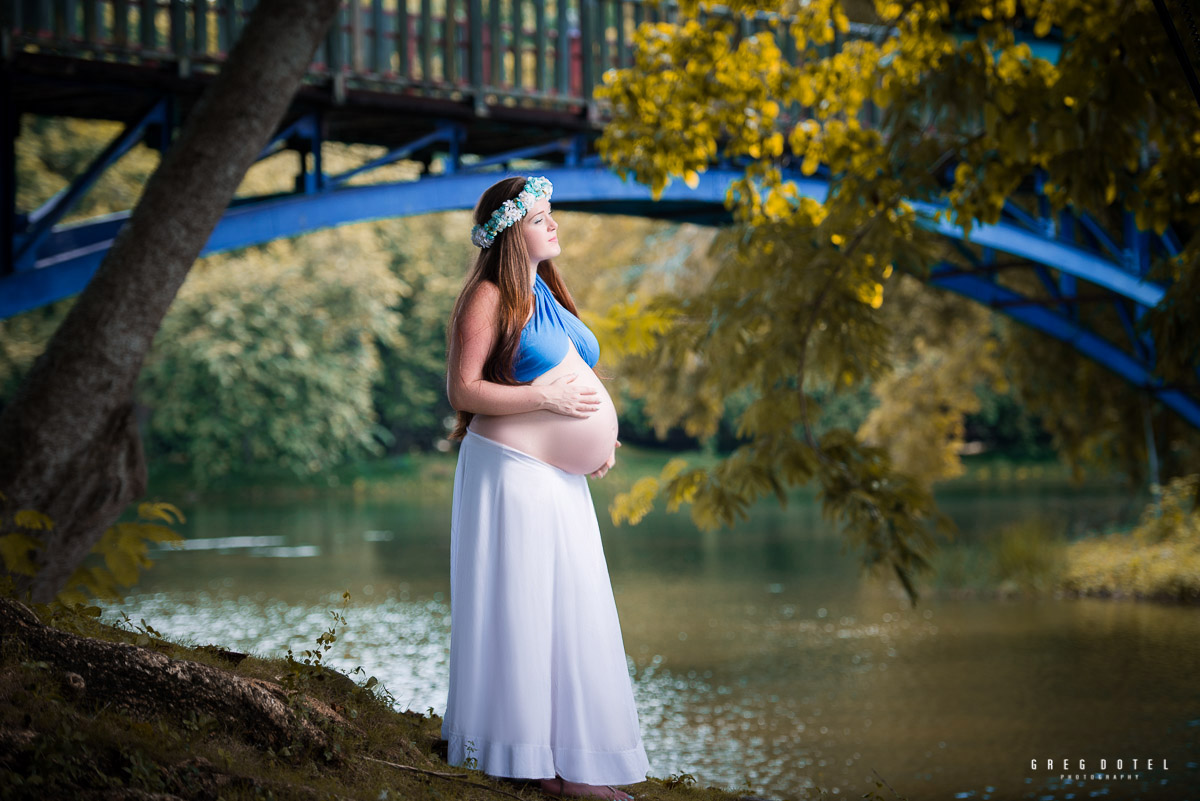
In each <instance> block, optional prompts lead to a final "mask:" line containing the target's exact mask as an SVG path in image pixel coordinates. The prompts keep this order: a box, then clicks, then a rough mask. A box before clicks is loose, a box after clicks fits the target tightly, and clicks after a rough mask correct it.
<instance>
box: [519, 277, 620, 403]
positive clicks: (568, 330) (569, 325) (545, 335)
mask: <svg viewBox="0 0 1200 801" xmlns="http://www.w3.org/2000/svg"><path fill="white" fill-rule="evenodd" d="M568 343H573V344H574V345H575V350H577V351H578V352H579V355H580V356H582V357H583V360H584V361H585V362H587V363H588V366H589V367H595V366H596V362H597V361H598V360H599V358H600V343H599V342H597V341H596V335H595V334H593V333H592V332H591V330H590V329H589V328H588V327H587V326H586V325H584V324H583V321H582V320H580V319H579V318H578V317H576V316H575V315H573V314H571V312H570V311H569V310H568V309H566V308H565V307H564V306H563V305H562V304H561V303H559V302H558V298H556V297H554V293H553V292H551V291H550V287H549V286H547V285H546V282H545V281H543V280H542V277H541V276H540V275H539V276H537V277H536V278H535V279H534V282H533V317H531V318H529V322H527V323H526V324H525V327H524V328H522V329H521V342H520V344H519V345H518V346H517V353H516V355H515V356H514V357H513V377H514V378H516V379H517V380H518V381H532V380H533V379H535V378H537V377H538V376H540V375H541V374H542V373H544V372H546V371H547V370H549V369H550V368H551V367H554V366H555V365H557V364H558V363H559V362H561V361H562V360H563V357H564V356H566V355H567V346H568Z"/></svg>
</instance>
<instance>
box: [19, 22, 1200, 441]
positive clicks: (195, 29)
mask: <svg viewBox="0 0 1200 801" xmlns="http://www.w3.org/2000/svg"><path fill="white" fill-rule="evenodd" d="M253 5H254V3H253V0H54V2H22V0H6V2H4V4H3V6H2V7H0V13H3V15H4V16H3V18H0V116H2V120H0V121H2V123H3V124H2V125H0V203H2V204H3V208H0V317H8V316H11V315H13V314H17V313H20V312H22V311H25V310H28V309H32V308H36V307H38V306H41V305H44V304H46V303H49V302H52V301H54V300H57V299H60V298H64V297H67V296H69V295H72V294H75V293H77V292H79V291H80V290H82V288H83V287H84V286H85V285H86V284H87V282H88V280H89V279H90V278H91V276H92V274H93V273H94V272H95V270H96V268H97V267H98V266H99V264H100V261H101V260H102V259H103V257H104V255H105V253H106V252H107V250H108V248H109V246H110V245H111V244H112V242H113V239H114V238H115V236H116V234H117V231H118V230H120V227H121V226H122V225H123V224H124V222H125V219H126V218H127V217H128V213H118V214H112V215H106V216H104V217H100V218H95V219H91V220H86V221H83V222H79V223H73V224H63V223H62V222H61V220H62V219H63V217H64V215H66V214H67V213H68V212H69V211H70V210H71V208H72V207H73V206H74V204H75V203H76V202H77V201H78V200H79V198H80V197H81V196H82V195H83V194H84V193H85V192H87V190H88V189H89V188H90V187H91V186H92V185H93V184H94V183H95V181H96V179H97V178H98V176H99V175H101V174H102V173H103V171H104V170H105V169H106V168H107V167H109V166H110V165H112V164H113V163H114V162H116V161H117V160H118V159H119V158H120V157H121V156H122V155H123V154H124V153H126V152H128V151H129V150H130V149H131V148H133V147H134V146H136V145H137V144H138V143H141V142H145V143H146V144H148V145H149V146H151V147H154V148H156V149H158V150H159V151H165V150H166V149H167V148H168V147H169V146H170V143H171V141H172V138H173V134H174V132H175V131H176V129H177V128H178V126H179V124H180V121H181V120H182V119H184V118H185V116H186V114H187V112H188V110H189V109H190V108H191V107H192V105H193V104H194V103H195V102H196V100H197V98H198V97H199V95H200V93H201V92H202V91H203V89H204V88H205V86H206V85H207V84H208V83H209V82H211V80H212V78H213V76H214V75H215V74H216V71H217V70H218V69H219V68H220V64H221V62H222V60H223V59H224V57H225V54H226V53H227V52H228V50H229V48H230V46H231V43H232V42H234V41H236V39H237V36H238V33H239V32H240V30H241V28H242V26H243V25H244V23H245V20H246V18H247V17H248V15H249V13H250V12H251V11H252V7H253ZM663 17H665V18H666V19H667V20H673V18H674V9H673V6H672V5H671V4H670V3H664V4H662V5H661V6H659V5H657V4H655V3H653V2H644V0H545V2H541V1H539V0H529V1H528V2H526V0H438V2H436V3H435V2H433V0H358V2H354V3H348V4H344V5H343V8H342V9H341V11H340V12H339V17H338V19H337V20H336V22H335V24H334V25H333V26H332V28H331V30H330V31H329V34H328V36H327V37H326V39H325V41H324V42H323V43H322V45H321V46H320V48H319V49H318V52H317V54H316V56H315V58H314V61H313V64H312V66H311V68H310V71H309V73H308V75H307V76H306V78H305V80H304V83H303V85H302V87H301V89H300V91H299V92H298V94H297V96H296V98H295V100H294V102H293V104H292V107H291V110H290V111H289V114H288V116H287V118H286V119H285V121H284V123H283V124H282V125H281V127H280V130H279V131H278V132H277V133H276V134H275V136H274V138H273V140H272V142H271V143H270V144H269V145H268V147H267V148H265V149H264V151H263V153H262V156H261V157H262V158H266V157H269V156H272V155H275V154H277V153H279V152H281V151H291V152H294V153H295V154H296V157H297V165H298V166H297V173H296V181H295V189H294V191H292V192H289V193H286V194H282V195H271V196H263V197H239V198H237V199H236V200H235V201H234V202H233V203H232V204H231V205H230V208H229V209H228V211H227V212H226V215H225V217H224V218H223V219H222V221H221V223H220V224H219V225H218V226H217V228H216V230H215V231H214V232H213V234H212V237H211V238H210V240H209V242H208V244H207V246H206V248H205V250H204V253H205V254H210V253H218V252H221V251H227V250H232V249H235V248H240V247H245V246H248V245H254V244H260V243H263V242H267V241H270V240H272V239H275V238H278V237H284V236H294V235H298V234H301V233H304V232H307V231H313V230H317V229H320V228H327V227H330V226H336V225H342V224H346V223H353V222H360V221H365V220H372V219H380V218H391V217H403V216H410V215H418V214H425V213H431V212H438V211H446V210H452V209H470V208H471V207H472V206H473V205H474V201H475V199H476V198H477V197H478V196H479V194H480V193H481V192H482V191H483V190H484V189H485V188H486V187H487V186H489V185H491V183H493V182H494V181H495V180H496V178H497V175H498V171H503V170H504V169H506V168H508V167H509V165H510V164H512V163H513V162H517V161H525V160H534V161H536V162H538V163H539V165H540V166H538V167H537V171H538V172H539V173H541V174H545V175H546V176H547V177H548V178H550V180H551V181H553V183H554V201H555V207H556V208H559V209H563V210H579V211H589V212H593V213H613V214H626V215H640V216H646V217H653V218H658V219H666V220H675V221H687V222H694V223H701V224H706V225H722V224H727V223H729V222H730V221H731V218H730V215H729V213H728V212H727V211H726V209H725V205H724V201H725V195H726V190H727V189H728V187H729V185H730V183H731V182H732V181H733V180H735V179H736V178H739V177H741V175H742V172H741V170H740V169H738V166H737V165H736V164H730V163H729V162H725V161H722V162H720V163H719V164H717V165H715V166H714V167H713V168H712V169H710V170H708V171H707V172H706V173H704V174H703V175H701V178H700V183H699V185H698V186H697V187H695V188H694V189H692V188H688V187H686V186H684V185H683V184H682V183H679V182H676V183H673V184H672V185H670V186H669V187H668V188H667V190H666V191H665V193H664V194H663V196H662V198H661V199H660V200H658V201H653V200H652V199H651V197H650V192H649V190H648V189H647V188H646V187H644V186H641V185H638V184H635V183H629V182H623V181H622V180H620V179H619V178H618V177H617V176H616V175H615V174H613V173H612V172H610V171H609V170H608V169H606V168H605V167H604V166H603V165H602V164H601V163H600V160H599V157H598V156H597V155H596V154H595V152H594V148H593V142H594V140H595V138H596V137H597V136H598V134H599V130H600V128H601V126H602V125H603V122H604V120H605V118H606V110H605V109H604V108H603V106H602V105H600V104H599V103H597V101H595V100H594V99H593V97H592V90H593V88H594V87H595V85H596V84H597V83H598V82H599V80H600V76H601V75H602V74H603V73H604V72H605V71H606V70H608V69H612V68H619V67H625V66H630V65H631V64H632V63H633V51H632V38H633V32H634V30H635V29H636V28H637V26H638V25H640V24H641V23H643V22H655V21H658V20H659V19H660V18H663ZM769 23H770V18H769V17H767V16H765V15H760V16H759V17H756V18H741V19H738V20H737V29H738V31H739V35H740V36H743V37H744V36H750V35H753V34H756V33H759V32H763V31H766V32H768V33H769V34H770V35H772V36H775V37H776V38H777V40H778V43H779V45H780V47H781V50H782V51H783V53H784V54H785V56H786V57H788V58H795V57H796V47H795V43H794V42H791V41H790V37H789V34H788V30H787V26H786V25H779V26H771V25H770V24H769ZM886 34H887V32H886V31H880V30H876V29H871V28H868V27H865V26H856V27H854V28H852V30H851V33H850V36H852V37H862V36H881V35H886ZM838 46H840V43H839V42H836V41H835V42H834V43H833V44H832V45H830V47H838ZM1042 46H1043V47H1044V45H1042ZM26 114H32V115H55V116H71V117H82V118H89V119H107V120H116V121H119V122H122V123H123V124H124V126H125V127H124V130H123V131H122V133H120V134H119V135H118V136H117V137H116V138H115V139H114V140H113V141H112V142H111V143H110V144H109V146H108V147H107V148H106V149H105V150H104V152H102V153H101V154H100V155H99V156H97V157H96V159H95V160H94V162H93V163H92V164H91V165H90V166H89V167H88V169H87V170H85V171H84V172H83V174H81V175H80V176H78V178H77V179H76V180H75V181H74V183H73V184H72V185H71V186H70V187H68V188H67V189H65V190H64V191H63V192H61V193H60V194H59V195H57V196H56V197H54V198H52V199H51V200H49V201H48V202H47V203H45V204H44V205H43V206H41V207H40V208H37V209H31V210H18V209H17V208H16V207H15V197H16V171H15V157H14V147H15V145H14V141H15V137H16V135H17V134H18V133H19V131H20V125H21V118H22V116H23V115H26ZM327 140H329V141H341V142H350V143H365V144H372V145H377V146H383V147H384V148H386V152H385V154H384V155H382V156H380V157H379V158H377V159H375V160H373V161H372V162H370V163H368V164H365V165H363V166H361V167H358V168H356V169H354V170H351V171H348V172H345V173H341V174H337V175H332V174H328V173H326V172H325V170H324V169H323V168H322V163H321V145H322V142H324V141H327ZM401 159H413V160H417V161H420V162H422V163H423V164H424V165H425V167H426V170H425V171H424V172H423V173H422V176H421V177H420V178H419V179H418V180H415V181H407V182H397V183H375V184H370V185H360V184H351V183H350V179H351V178H354V177H355V176H358V175H363V174H368V173H369V172H370V171H371V170H373V169H376V168H378V167H381V166H383V165H386V164H390V163H393V162H395V161H397V160H401ZM952 166H953V165H951V167H952ZM785 177H788V178H791V179H792V180H794V181H795V182H796V183H797V185H798V186H799V188H800V190H801V192H802V193H803V194H804V195H806V196H808V197H812V198H814V199H817V200H824V198H825V194H826V192H827V189H828V183H827V181H826V180H825V179H824V178H822V174H821V172H818V173H817V174H816V175H814V176H811V177H806V176H803V175H801V174H800V172H799V170H798V169H796V168H794V167H787V166H786V165H785ZM913 205H914V207H915V208H916V209H917V210H918V212H919V213H920V214H921V219H922V224H923V225H924V226H925V227H926V228H927V229H929V230H931V231H935V232H937V233H938V234H941V235H943V236H945V237H947V238H948V240H950V241H952V242H954V243H955V244H956V246H957V248H958V250H959V251H960V252H961V254H962V255H963V257H964V260H963V263H966V264H968V265H969V267H968V268H966V269H964V268H963V267H962V263H959V264H950V263H946V264H943V265H940V266H939V267H937V268H936V269H935V270H934V273H933V275H932V277H931V283H933V284H934V285H936V286H939V287H943V288H945V289H948V290H950V291H953V292H957V293H959V294H961V295H964V296H966V297H968V298H971V299H973V300H975V301H977V302H980V303H983V304H986V305H987V306H989V307H991V308H993V309H996V310H998V311H1000V312H1002V313H1003V314H1006V315H1008V316H1009V317H1011V318H1013V319H1015V320H1017V321H1019V322H1021V323H1023V324H1025V325H1028V326H1030V327H1032V328H1035V329H1037V330H1039V331H1042V332H1044V333H1046V334H1048V335H1050V336H1052V337H1055V338H1056V339H1059V340H1061V341H1063V342H1066V343H1068V344H1070V345H1071V346H1073V347H1074V348H1076V349H1077V350H1078V351H1079V352H1080V353H1082V354H1084V355H1086V356H1088V357H1089V358H1092V359H1094V360H1096V361H1097V362H1099V363H1101V364H1103V365H1105V366H1106V367H1108V368H1109V369H1111V370H1112V371H1113V372H1115V373H1116V374H1117V375H1119V376H1120V377H1122V378H1123V379H1125V380H1127V381H1129V382H1130V383H1132V384H1133V385H1135V386H1137V387H1139V388H1142V389H1144V390H1145V391H1147V392H1148V393H1150V394H1151V395H1152V396H1153V397H1155V398H1157V399H1158V400H1159V401H1161V402H1162V403H1163V404H1165V405H1166V406H1167V407H1169V408H1171V409H1173V410H1175V411H1176V412H1178V413H1179V414H1180V415H1182V416H1183V417H1184V419H1186V420H1187V421H1188V422H1190V423H1191V424H1192V425H1195V426H1200V402H1198V401H1197V398H1196V397H1195V396H1194V395H1193V394H1192V392H1191V391H1189V389H1188V388H1183V387H1173V386H1168V385H1165V384H1164V383H1163V382H1162V381H1161V380H1160V379H1157V378H1156V377H1155V376H1154V375H1153V369H1154V364H1155V350H1154V343H1153V342H1152V341H1151V340H1150V338H1149V337H1148V336H1146V335H1145V334H1143V333H1141V332H1139V331H1138V330H1137V321H1138V320H1139V318H1140V317H1141V316H1142V315H1143V314H1144V313H1145V312H1146V311H1147V310H1148V309H1150V308H1153V307H1154V306H1156V305H1157V304H1158V303H1159V302H1160V301H1161V300H1162V298H1163V295H1164V287H1162V286H1161V285H1158V284H1156V283H1153V282H1151V281H1149V280H1148V279H1147V277H1146V276H1147V272H1148V270H1149V267H1150V264H1151V261H1152V259H1153V258H1154V257H1156V256H1158V255H1164V254H1165V255H1174V254H1176V253H1177V252H1178V251H1179V248H1180V244H1179V242H1178V240H1177V239H1176V237H1175V236H1173V235H1172V234H1171V232H1169V231H1168V232H1167V233H1166V234H1165V235H1162V236H1159V235H1155V234H1152V233H1147V232H1145V231H1139V230H1138V229H1137V227H1136V226H1135V225H1134V224H1133V222H1132V218H1131V217H1130V216H1128V215H1125V216H1123V217H1121V218H1119V219H1115V220H1108V221H1106V223H1101V222H1099V221H1097V220H1095V219H1092V218H1091V217H1089V216H1087V215H1084V214H1078V215H1077V214H1072V213H1063V214H1060V215H1057V216H1055V215H1052V214H1051V213H1050V211H1049V206H1048V203H1047V202H1046V200H1045V197H1044V195H1043V194H1042V192H1041V185H1040V180H1039V178H1038V177H1037V176H1032V177H1031V181H1030V186H1029V187H1028V191H1027V192H1025V193H1024V194H1023V195H1022V198H1021V199H1020V200H1017V199H1013V200H1011V201H1010V202H1009V203H1008V204H1007V206H1006V208H1005V213H1004V215H1003V218H1002V219H1001V220H1000V221H999V222H998V223H996V224H994V225H985V226H977V227H975V228H974V229H973V230H972V232H971V236H970V243H969V244H967V243H966V241H965V237H964V234H963V231H962V229H961V228H960V227H958V226H956V225H953V224H951V223H949V222H939V221H937V219H935V215H936V212H937V211H938V208H937V207H935V206H932V205H930V204H922V203H914V204H913ZM998 255H1002V256H1003V258H998ZM1010 269H1018V270H1023V271H1028V272H1030V273H1032V274H1033V275H1035V276H1036V277H1037V285H1038V286H1039V287H1040V291H1037V292H1025V293H1021V292H1018V291H1015V290H1014V289H1012V288H1010V287H1009V286H1006V285H1004V284H1002V283H1000V281H998V280H997V279H998V275H999V274H1000V273H1001V271H1003V270H1010ZM1086 304H1102V305H1105V306H1109V307H1111V308H1112V309H1113V310H1115V315H1113V318H1114V319H1116V320H1118V321H1119V325H1115V326H1113V327H1112V328H1113V330H1095V328H1093V327H1089V326H1088V325H1086V324H1085V323H1084V322H1082V321H1081V315H1080V310H1081V308H1083V307H1084V306H1085V305H1086ZM1087 316H1089V315H1085V317H1087Z"/></svg>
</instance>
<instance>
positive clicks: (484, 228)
mask: <svg viewBox="0 0 1200 801" xmlns="http://www.w3.org/2000/svg"><path fill="white" fill-rule="evenodd" d="M553 191H554V185H553V184H551V183H550V181H549V180H547V179H546V178H543V177H541V176H537V177H534V176H532V175H531V176H529V177H528V178H526V179H525V188H524V189H522V190H521V193H520V194H519V195H517V196H516V197H515V198H512V199H511V200H506V201H504V203H502V204H501V205H500V208H498V209H496V211H495V212H493V213H492V216H491V219H489V220H488V221H487V222H486V223H484V224H483V225H476V226H475V227H473V228H472V229H471V241H472V242H474V243H475V245H476V247H481V248H490V247H491V246H492V243H493V242H495V241H496V237H497V236H499V235H500V232H501V231H503V230H504V229H505V228H508V227H509V226H510V225H512V224H513V223H515V222H516V221H517V220H519V219H521V218H522V217H524V216H525V215H526V214H528V213H529V209H530V207H531V206H533V204H534V201H536V200H537V199H538V198H543V197H544V198H547V199H549V197H550V193H551V192H553Z"/></svg>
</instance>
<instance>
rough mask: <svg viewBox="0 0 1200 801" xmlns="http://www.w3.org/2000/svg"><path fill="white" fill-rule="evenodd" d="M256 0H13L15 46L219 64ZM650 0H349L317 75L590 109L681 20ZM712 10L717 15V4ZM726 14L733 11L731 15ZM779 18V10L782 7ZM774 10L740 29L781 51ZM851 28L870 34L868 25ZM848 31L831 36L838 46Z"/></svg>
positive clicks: (8, 30) (742, 22) (790, 53)
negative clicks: (655, 26)
mask: <svg viewBox="0 0 1200 801" xmlns="http://www.w3.org/2000/svg"><path fill="white" fill-rule="evenodd" d="M255 5H256V0H5V2H3V3H2V4H0V13H3V14H4V18H3V19H2V20H0V23H2V28H3V31H4V33H5V36H6V37H7V38H8V42H7V43H6V44H7V46H8V47H9V48H10V49H15V50H30V49H36V50H38V51H41V52H45V51H46V50H49V51H51V52H56V53H60V54H63V55H73V56H76V57H80V58H90V59H96V60H102V61H118V62H123V63H134V64H141V65H145V66H147V67H153V68H161V67H163V66H167V65H170V64H172V63H173V64H175V65H177V68H178V70H179V72H180V73H181V74H184V75H187V74H190V73H191V72H193V71H215V70H216V69H217V68H218V67H219V64H220V63H221V62H222V61H223V60H224V58H225V56H226V54H227V53H228V52H229V50H230V48H231V47H232V45H233V43H234V42H236V41H237V38H238V36H239V34H240V33H241V30H242V29H243V27H244V26H245V24H246V21H247V19H248V18H249V15H250V14H251V12H252V11H253V10H254V6H255ZM677 13H678V8H677V5H676V4H675V3H674V2H662V3H656V2H653V0H352V1H351V2H345V3H343V4H342V7H341V9H340V10H339V11H338V17H337V19H336V21H335V23H334V24H333V25H332V26H331V28H330V30H329V33H328V35H327V36H326V37H325V40H324V42H322V44H321V45H320V47H319V49H318V51H317V53H316V55H315V58H314V60H313V64H312V68H311V70H310V75H309V78H310V81H316V82H320V81H326V82H329V83H331V85H332V87H333V91H334V94H335V99H336V100H338V101H341V100H344V99H345V96H346V92H347V90H352V89H356V88H362V89H369V90H372V91H384V92H405V93H410V92H414V91H415V92H416V93H418V94H422V95H433V96H449V97H452V98H462V97H464V96H467V97H473V98H474V101H475V103H476V106H477V107H482V106H486V105H493V104H510V105H511V104H527V105H529V104H532V105H548V106H555V107H563V106H565V107H568V108H571V109H575V110H581V109H586V111H587V114H588V117H589V118H593V119H594V118H596V117H598V116H603V115H602V112H598V110H597V109H596V108H595V104H594V101H593V100H592V92H593V89H594V88H595V87H596V85H597V84H599V83H600V82H601V81H602V76H603V74H604V72H605V71H606V70H609V69H614V68H621V67H628V66H631V65H632V64H633V61H634V54H633V34H634V31H635V30H636V29H637V27H638V26H639V25H640V24H641V23H643V22H659V21H670V22H673V21H675V20H676V18H677ZM715 15H717V16H719V15H720V14H719V13H716V14H715ZM725 16H726V17H728V14H727V13H726V14H725ZM774 20H775V21H776V22H778V21H779V19H778V17H775V18H774ZM771 23H772V15H767V14H759V15H757V16H755V17H741V18H738V19H737V21H736V30H737V37H738V38H739V39H740V38H742V37H747V36H751V35H753V34H755V33H758V32H760V31H770V32H771V33H772V35H774V36H775V38H776V40H777V43H778V44H779V47H780V49H781V50H782V51H783V53H784V56H785V58H788V59H789V60H793V61H794V60H795V59H796V58H797V55H798V54H797V48H796V46H795V42H794V41H793V39H792V37H791V34H790V31H789V30H788V25H787V24H776V25H774V26H773V25H772V24H771ZM850 35H851V37H852V38H858V37H860V36H864V35H870V31H868V30H867V29H866V28H865V26H864V27H863V28H862V29H861V30H859V29H857V26H856V29H855V30H852V32H851V34H850ZM839 46H840V42H837V41H835V42H834V43H833V44H832V45H830V46H829V47H830V48H831V49H836V48H837V47H839Z"/></svg>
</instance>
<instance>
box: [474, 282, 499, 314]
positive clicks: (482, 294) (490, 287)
mask: <svg viewBox="0 0 1200 801" xmlns="http://www.w3.org/2000/svg"><path fill="white" fill-rule="evenodd" d="M466 305H467V306H473V307H476V308H487V309H494V308H496V307H497V306H499V305H500V287H498V286H496V284H494V283H493V282H491V281H489V280H487V279H486V278H485V279H483V280H482V281H480V282H479V283H478V284H476V285H475V288H474V289H472V290H471V294H470V296H468V297H467V300H466Z"/></svg>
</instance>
